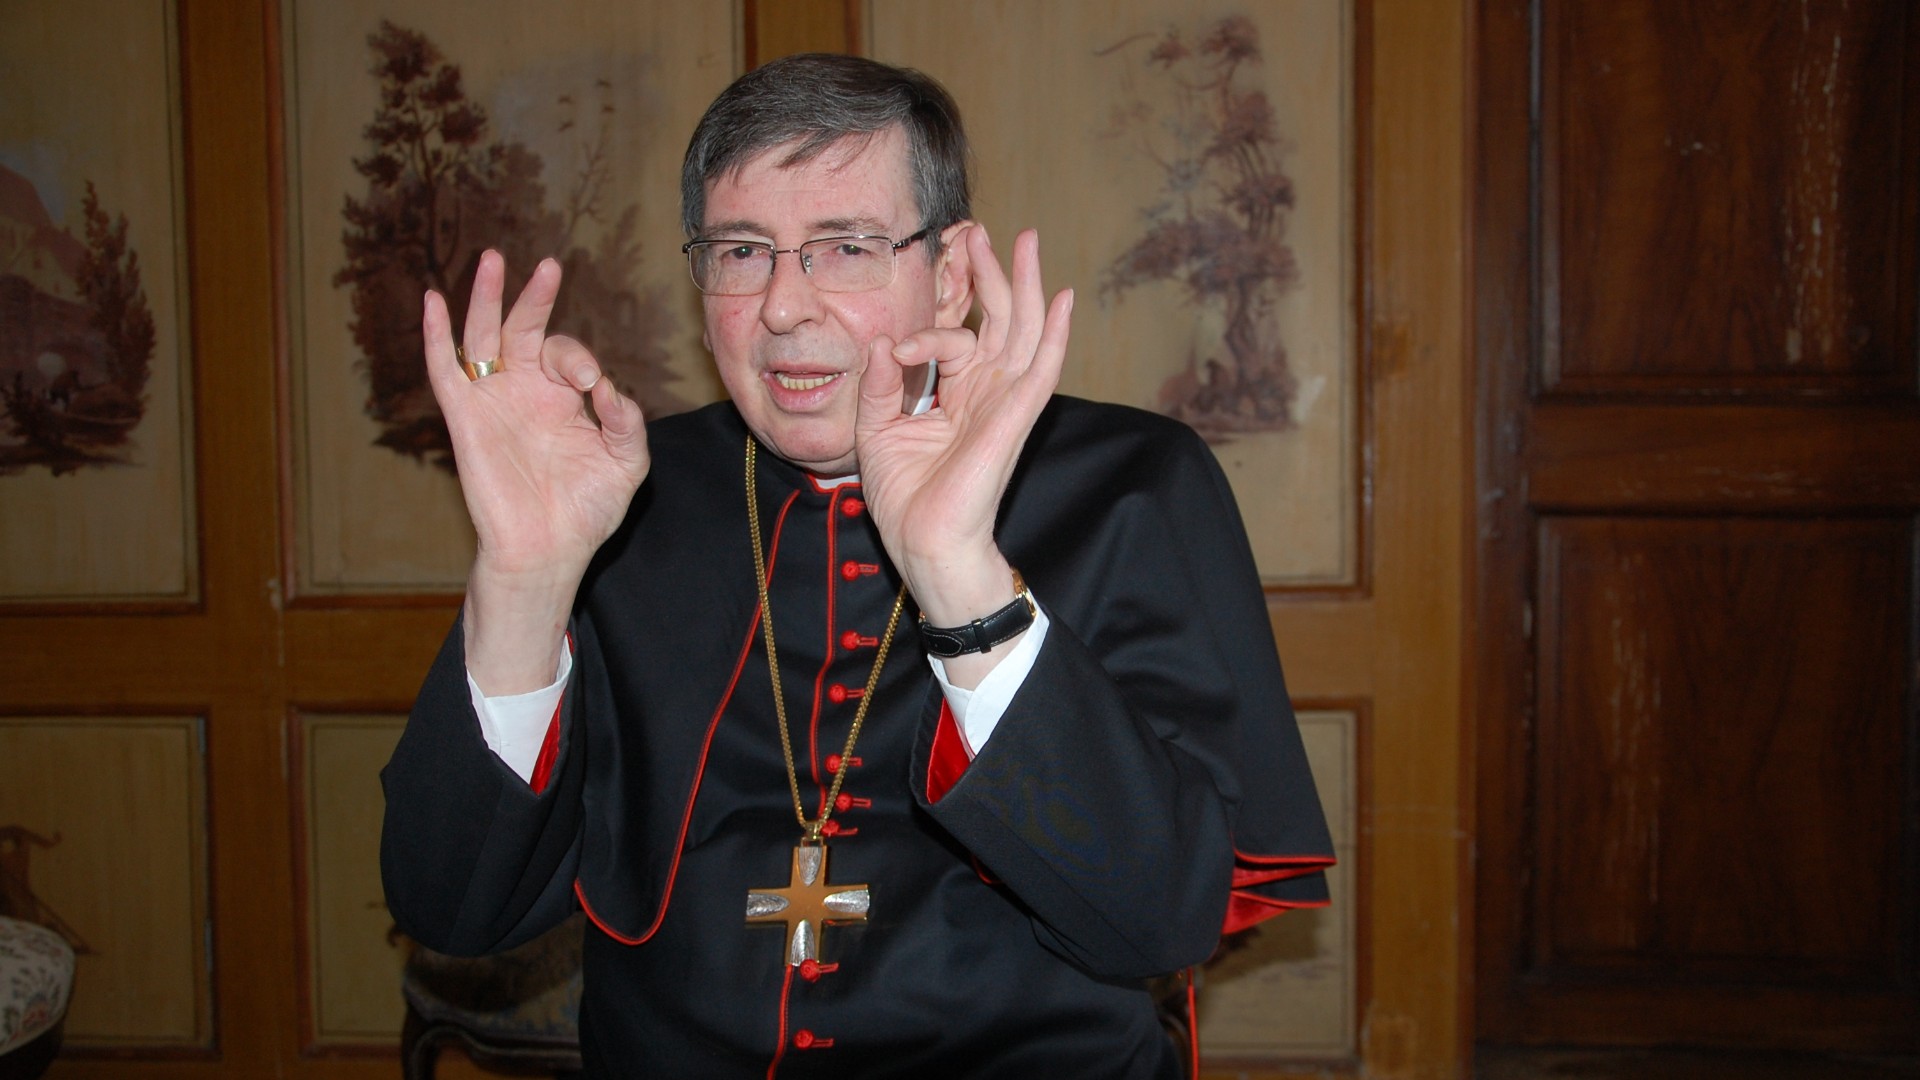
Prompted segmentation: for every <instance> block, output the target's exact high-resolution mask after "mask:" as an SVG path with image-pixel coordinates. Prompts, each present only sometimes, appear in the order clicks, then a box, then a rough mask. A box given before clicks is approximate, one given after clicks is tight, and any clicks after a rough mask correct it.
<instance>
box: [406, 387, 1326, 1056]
mask: <svg viewBox="0 0 1920 1080" xmlns="http://www.w3.org/2000/svg"><path fill="white" fill-rule="evenodd" d="M648 435H649V443H650V446H651V449H652V454H653V465H652V470H651V474H650V476H649V478H648V480H647V482H646V483H645V484H644V485H643V486H642V487H641V489H640V492H639V494H638V495H637V496H636V497H635V500H634V503H633V506H632V509H631V511H630V512H629V514H628V516H627V520H626V522H625V523H624V524H623V525H622V526H621V528H620V530H619V531H618V532H616V533H615V534H614V536H613V537H612V538H611V539H610V540H609V541H608V542H607V543H606V545H605V546H604V547H603V548H602V550H601V551H600V553H599V555H598V556H597V557H596V559H595V561H594V564H593V566H592V568H591V569H590V571H589V572H588V574H587V577H586V580H585V582H584V583H583V585H582V587H581V594H580V600H579V602H578V604H577V606H576V609H575V617H574V621H573V625H572V631H571V633H572V646H573V649H574V667H573V675H572V677H571V679H570V682H569V684H568V686H567V689H566V693H565V695H564V698H563V700H562V703H561V706H560V710H559V715H558V718H557V719H558V736H557V739H556V740H554V741H553V742H552V745H551V747H550V750H551V751H552V752H551V753H549V754H547V755H543V759H542V763H541V766H540V767H539V768H538V769H537V770H536V775H535V782H534V784H533V785H532V786H531V787H530V786H529V785H528V784H527V783H525V782H523V781H521V779H520V778H519V777H518V776H516V775H514V774H513V772H512V771H511V770H509V769H508V768H507V767H506V766H505V765H504V764H503V763H502V762H501V761H500V760H499V758H497V757H496V756H495V755H494V754H493V753H492V752H491V751H490V750H488V749H487V747H486V746H485V744H484V742H483V741H482V739H481V736H480V732H479V728H478V724H477V721H476V720H475V719H474V715H473V711H472V706H471V703H470V700H469V695H468V690H467V685H466V679H465V660H464V654H463V652H462V643H461V638H460V632H459V628H458V625H457V624H456V626H455V629H454V632H453V633H452V634H451V635H449V637H448V639H447V643H446V646H445V647H444V648H443V649H442V651H441V653H440V656H439V659H438V660H437V661H436V662H435V664H434V667H433V669H432V671H431V672H430V673H429V674H428V676H427V680H426V684H425V686H424V687H423V688H422V690H421V693H420V697H419V699H418V701H417V703H416V704H415V707H414V711H413V715H412V717H411V719H410V720H409V721H408V724H407V729H406V733H405V735H404V736H403V737H402V738H401V740H400V744H399V746H398V748H397V749H396V750H395V751H394V755H393V759H392V761H391V762H390V763H389V764H388V766H387V768H386V770H385V771H384V773H383V774H382V779H383V782H384V784H385V788H386V795H387V816H386V827H385V835H384V838H383V845H382V858H381V862H382V869H383V872H384V875H385V881H386V891H387V900H388V905H389V907H390V908H391V909H392V912H393V915H394V918H395V919H396V920H397V922H398V924H399V926H400V927H401V929H403V930H404V931H405V932H406V933H408V934H410V935H412V936H413V937H414V938H416V939H417V940H419V941H421V942H423V943H424V944H426V945H428V946H430V947H432V948H435V949H440V950H442V951H446V952H453V953H481V952H487V951H492V950H496V949H500V948H503V947H506V946H510V945H513V944H516V943H518V942H521V941H524V940H526V939H528V938H531V937H532V936H534V935H536V934H537V933H539V932H541V931H543V930H545V929H547V928H548V927H551V926H552V925H554V924H555V923H557V922H558V921H559V920H560V919H562V918H563V917H565V916H566V915H567V914H568V913H569V912H570V911H571V910H573V909H574V908H575V907H576V906H579V907H584V908H585V909H586V911H587V913H588V915H589V920H590V924H589V929H588V931H587V943H586V952H585V976H586V983H585V993H584V995H583V997H584V1000H583V1003H582V1008H581V1039H582V1045H583V1052H584V1055H585V1057H586V1059H587V1063H588V1069H587V1071H588V1073H589V1075H594V1076H609V1077H611V1076H621V1077H625V1076H654V1075H658V1076H698V1077H734V1076H739V1077H749V1076H751V1077H764V1076H768V1075H770V1074H772V1073H776V1072H777V1075H779V1076H783V1077H786V1076H812V1075H823V1076H824V1075H829V1074H835V1075H840V1076H849V1077H883V1076H885V1077H891V1076H899V1077H914V1078H926V1077H944V1076H964V1077H1023V1078H1030V1077H1042V1078H1046V1080H1067V1078H1075V1077H1090V1078H1091V1077H1098V1078H1102V1080H1107V1078H1114V1077H1167V1076H1174V1075H1178V1071H1179V1070H1178V1065H1177V1063H1176V1061H1175V1058H1174V1054H1173V1051H1172V1047H1171V1044H1170V1043H1169V1042H1168V1041H1167V1039H1166V1038H1165V1036H1164V1035H1163V1034H1162V1032H1161V1030H1160V1028H1159V1025H1158V1023H1157V1021H1156V1018H1155V1014H1154V1011H1153V1006H1152V1002H1151V1000H1150V998H1149V996H1148V994H1147V993H1146V991H1145V989H1144V988H1143V986H1142V980H1143V979H1144V978H1145V977H1148V976H1152V975H1156V974H1161V973H1165V972H1169V971H1174V970H1178V969H1180V968H1182V967H1186V966H1188V965H1191V964H1195V963H1198V962H1199V961H1201V960H1204V959H1206V958H1207V956H1208V955H1209V954H1210V953H1211V952H1212V950H1213V948H1214V947H1215V944H1216V942H1217V941H1218V939H1219V937H1220V935H1221V933H1222V930H1223V929H1236V928H1239V927H1243V926H1248V925H1252V924H1253V923H1254V922H1257V921H1259V920H1260V919H1261V918H1264V917H1266V916H1268V915H1271V914H1276V913H1278V912H1280V911H1282V910H1285V909H1287V908H1290V907H1309V906H1317V905H1320V904H1323V903H1325V902H1326V895H1327V894H1326V883H1325V878H1324V875H1323V873H1322V871H1323V870H1324V868H1325V867H1326V866H1327V865H1329V864H1330V863H1331V862H1332V857H1331V856H1332V844H1331V841H1330V839H1329V837H1328V834H1327V829H1326V824H1325V821H1324V820H1323V818H1322V814H1321V809H1320V804H1319V801H1318V798H1317V796H1316V795H1315V792H1314V787H1313V780H1312V777H1311V776H1310V775H1309V772H1308V768H1307V762H1306V757H1305V755H1304V753H1303V751H1302V748H1301V743H1300V736H1299V732H1298V729H1297V727H1296V725H1295V721H1294V717H1293V712H1292V709H1291V707H1290V706H1289V704H1288V700H1287V694H1286V687H1285V685H1284V683H1283V682H1282V679H1281V674H1280V666H1279V663H1278V661H1277V659H1276V657H1275V650H1274V644H1273V635H1272V630H1271V627H1270V624H1269V622H1268V614H1267V608H1266V604H1265V602H1264V599H1263V597H1262V594H1261V591H1260V585H1259V581H1258V579H1257V577H1256V575H1255V571H1254V567H1253V559H1252V554H1251V551H1250V549H1249V547H1248V544H1247V540H1246V536H1245V533H1244V530H1243V527H1242V525H1241V523H1240V518H1239V515H1238V513H1237V511H1236V510H1235V509H1234V504H1233V500H1232V496H1231V494H1230V492H1229V490H1228V488H1227V484H1226V480H1225V478H1224V476H1222V474H1221V473H1220V470H1219V467H1218V465H1217V464H1216V463H1215V461H1214V458H1213V455H1212V453H1211V452H1210V451H1208V449H1207V448H1206V446H1205V445H1204V444H1203V443H1202V442H1201V441H1200V440H1199V439H1198V437H1197V436H1195V435H1194V434H1193V432H1192V431H1191V430H1189V429H1187V428H1186V427H1185V426H1183V425H1180V424H1178V423H1175V422H1173V421H1170V420H1167V419H1164V418H1162V417H1158V416H1154V415H1152V414H1150V413H1145V412H1141V411H1138V410H1133V409H1127V408H1122V407H1119V406H1112V405H1100V404H1094V403H1091V402H1086V401H1080V400H1076V399H1072V398H1065V397H1056V398H1055V400H1054V401H1053V402H1052V403H1051V404H1050V405H1049V406H1048V408H1047V410H1046V412H1045V413H1044V414H1043V415H1042V417H1041V419H1040V422H1039V423H1038V425H1037V426H1036V427H1035V429H1034V431H1033V434H1032V436H1031V437H1030V439H1029V440H1028V443H1027V447H1026V450H1025V452H1024V453H1023V455H1022V460H1021V464H1020V467H1019V469H1018V470H1017V472H1016V473H1015V476H1014V480H1013V483H1012V486H1011V488H1010V489H1009V491H1008V493H1007V496H1006V499H1005V501H1004V502H1003V504H1002V507H1001V520H1000V525H999V528H998V532H997V538H998V541H999V544H1000V547H1001V550H1002V551H1004V552H1005V553H1006V556H1007V558H1008V561H1010V562H1011V563H1012V564H1013V565H1014V566H1016V567H1018V568H1019V569H1020V571H1021V572H1022V574H1023V575H1024V576H1025V578H1026V580H1027V582H1028V584H1029V585H1030V586H1031V587H1032V589H1033V592H1034V595H1035V596H1036V598H1037V599H1038V600H1039V602H1040V604H1041V606H1042V607H1043V608H1044V609H1045V610H1046V611H1047V613H1048V616H1049V618H1050V619H1051V621H1052V625H1051V628H1050V630H1049V631H1048V634H1047V638H1046V641H1045V644H1044V646H1043V648H1042V649H1041V651H1040V654H1039V657H1038V659H1037V660H1036V662H1035V664H1034V667H1033V670H1032V673H1031V674H1030V675H1029V676H1028V678H1027V680H1026V681H1025V683H1023V684H1022V685H1021V687H1020V690H1019V691H1018V693H1017V694H1016V695H1015V696H1014V699H1013V702H1012V704H1011V706H1010V707H1009V708H1008V709H1007V711H1006V713H1005V715H1004V716H1003V718H1002V719H1001V721H1000V723H999V726H998V727H997V729H996V730H995V732H994V734H993V736H992V738H991V739H990V740H988V742H987V744H986V746H985V747H984V748H982V749H981V751H980V753H979V755H978V756H977V757H976V758H974V759H973V760H972V761H971V762H968V761H967V760H966V753H965V750H964V746H963V744H962V743H961V741H960V739H959V737H958V734H957V729H956V728H955V727H954V725H953V722H952V719H951V716H950V715H949V714H948V713H947V712H946V710H945V709H944V705H943V698H942V695H941V693H940V690H939V686H938V683H937V682H936V681H935V679H934V677H933V675H932V672H931V671H930V670H929V667H928V664H927V662H926V659H925V656H924V653H923V652H922V650H921V647H920V641H919V635H918V633H917V632H916V630H915V628H914V618H913V617H914V614H915V612H914V608H913V604H912V601H911V599H909V601H908V603H907V609H906V613H905V614H904V615H903V617H902V619H901V624H900V628H899V630H898V632H897V635H896V637H895V639H894V642H893V646H892V652H891V656H890V657H889V658H888V660H887V663H886V665H885V667H884V668H883V670H882V674H881V678H880V682H879V685H878V688H877V690H876V691H875V698H874V701H873V703H872V706H871V708H870V711H869V714H868V716H867V718H866V722H865V727H864V730H863V731H862V734H861V736H860V739H859V743H858V745H857V747H856V748H855V750H854V752H853V755H852V760H851V762H850V764H849V767H848V770H847V777H846V782H845V787H844V789H843V793H842V798H841V799H840V800H838V802H839V805H838V807H837V808H836V811H835V813H834V816H833V818H832V821H833V823H834V825H835V826H837V829H838V831H837V833H836V834H835V835H833V836H832V837H830V842H829V845H828V851H829V853H830V856H829V862H828V866H827V879H828V883H829V884H830V885H831V884H840V883H864V884H867V885H868V886H869V887H870V893H871V908H870V911H869V913H868V917H867V920H866V921H865V922H864V923H859V924H851V925H828V926H827V927H826V928H825V929H824V931H823V932H822V934H821V937H820V952H819V962H818V963H816V964H812V965H805V966H802V967H794V966H790V965H789V964H788V963H787V956H786V936H785V934H783V933H782V932H781V930H780V929H779V924H777V923H776V924H775V925H774V926H771V927H768V926H748V925H747V924H746V903H747V894H748V892H749V891H765V890H768V889H771V888H775V887H782V886H785V885H787V884H788V880H789V875H790V871H791V868H792V860H793V849H794V845H795V843H796V842H797V841H798V840H799V839H800V835H801V833H800V827H799V825H798V823H797V822H796V821H795V816H794V807H793V800H792V796H791V795H790V793H789V789H788V784H787V777H786V770H785V766H784V764H783V761H782V756H781V749H780V739H779V734H778V727H777V724H776V721H775V718H774V710H773V703H772V691H771V683H770V679H769V675H768V670H767V660H766V654H765V647H764V645H763V644H762V642H761V638H760V634H759V620H758V615H759V610H758V609H759V600H758V595H757V591H756V587H755V583H754V571H753V556H752V549H751V545H750V541H749V537H748V530H747V523H746V509H745V482H744V472H743V464H744V449H745V440H746V429H745V427H744V426H743V425H742V423H741V421H740V418H739V415H738V414H737V413H736V412H735V411H734V409H733V407H732V406H731V405H730V404H727V403H722V404H719V405H715V406H711V407H708V408H705V409H701V410H699V411H697V412H694V413H690V414H686V415H683V416H677V417H670V418H667V419H664V420H661V421H658V422H655V423H653V424H651V425H649V432H648ZM759 469H760V474H759V498H760V514H761V521H762V528H763V530H764V534H765V537H766V543H767V546H768V552H767V554H768V559H769V563H770V566H769V575H770V588H771V592H772V607H773V621H774V630H775V645H776V649H777V652H778V656H779V660H780V671H781V681H782V685H783V686H784V688H785V696H786V703H787V717H788V723H789V725H790V729H791V732H792V746H793V755H794V759H795V765H796V767H797V769H798V771H799V776H800V790H801V796H802V798H803V799H804V800H805V801H806V802H807V804H808V805H807V812H808V813H809V814H813V813H816V812H817V811H818V809H819V802H820V800H822V799H823V798H824V796H825V793H826V791H827V789H828V786H829V785H830V784H831V781H832V775H833V769H834V768H835V767H836V766H837V765H838V764H839V754H840V751H841V749H842V747H843V745H844V743H845V740H846V737H847V733H848V730H849V728H850V726H851V724H852V720H853V717H854V714H855V710H856V708H857V706H858V704H859V698H860V696H861V693H860V692H861V690H862V689H863V688H864V686H865V685H866V682H867V673H868V670H869V668H870V666H871V665H872V663H873V659H874V656H875V652H876V649H875V644H876V640H877V639H878V638H879V637H880V636H881V635H883V633H884V632H885V627H886V621H887V615H888V612H889V610H890V609H891V606H892V603H893V599H894V596H895V594H896V592H897V590H898V589H899V587H900V579H899V577H898V575H897V574H896V573H895V572H894V569H893V567H892V565H891V564H890V563H889V562H888V560H887V559H886V556H885V553H884V552H883V550H882V549H881V546H880V543H879V536H878V533H877V532H876V531H875V529H874V527H873V524H872V521H871V519H870V517H869V516H868V515H867V514H866V513H865V508H864V504H863V503H862V502H861V494H860V490H859V488H858V487H857V486H855V485H843V486H840V487H838V488H833V489H823V488H821V487H819V486H818V485H817V484H816V483H815V482H814V481H813V480H812V479H811V478H810V477H808V476H807V474H805V473H803V472H801V471H800V470H798V469H795V468H794V467H792V466H790V465H788V464H787V463H786V462H783V461H781V460H779V459H778V458H776V457H774V456H772V455H771V454H767V453H764V452H763V453H762V454H761V455H760V465H759ZM536 789H537V790H536Z"/></svg>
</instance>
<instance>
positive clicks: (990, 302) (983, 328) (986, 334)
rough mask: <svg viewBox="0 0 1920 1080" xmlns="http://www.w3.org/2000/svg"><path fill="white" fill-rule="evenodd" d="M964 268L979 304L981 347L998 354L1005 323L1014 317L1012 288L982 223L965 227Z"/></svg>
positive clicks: (983, 349) (1004, 333)
mask: <svg viewBox="0 0 1920 1080" xmlns="http://www.w3.org/2000/svg"><path fill="white" fill-rule="evenodd" d="M967 267H968V273H969V275H970V276H971V277H972V279H973V295H974V298H975V299H976V300H978V301H979V303H980V312H981V318H980V349H981V351H982V352H985V353H987V354H988V355H995V356H997V355H999V353H1000V350H1001V348H1002V347H1003V346H1004V345H1005V344H1006V340H1007V324H1008V322H1009V321H1010V320H1011V319H1012V317H1013V289H1012V287H1011V286H1009V285H1008V284H1007V275H1006V273H1005V272H1004V271H1002V270H1001V269H1000V260H999V258H997V257H996V256H995V255H994V253H993V241H992V239H991V238H990V237H988V236H987V227H986V226H985V225H977V226H975V227H974V228H971V229H968V230H967Z"/></svg>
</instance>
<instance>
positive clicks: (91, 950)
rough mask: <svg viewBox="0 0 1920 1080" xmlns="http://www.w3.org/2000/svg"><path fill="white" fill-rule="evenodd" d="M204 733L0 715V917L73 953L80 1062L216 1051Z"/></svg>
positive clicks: (184, 723)
mask: <svg viewBox="0 0 1920 1080" xmlns="http://www.w3.org/2000/svg"><path fill="white" fill-rule="evenodd" d="M201 736H202V721H201V720H199V719H198V718H195V717H168V716H158V717H136V716H127V717H96V716H61V717H19V718H14V717H7V718H0V913H4V914H6V915H9V916H12V917H14V918H19V919H26V920H29V921H32V922H37V923H40V924H41V925H43V926H48V927H51V928H52V929H54V930H55V931H57V932H58V933H60V934H61V935H62V936H64V937H65V938H66V939H67V942H68V944H70V945H72V946H73V948H74V952H75V953H76V954H77V970H76V971H75V973H74V986H73V996H72V1002H71V1004H70V1005H69V1007H68V1010H67V1028H66V1040H67V1043H68V1044H69V1045H70V1046H72V1047H73V1050H74V1051H75V1052H79V1053H87V1052H97V1051H102V1050H119V1051H125V1050H131V1049H139V1050H145V1051H148V1052H152V1051H156V1050H157V1051H161V1052H167V1051H173V1052H178V1051H180V1050H202V1049H206V1048H210V1047H211V1045H212V1041H213V1001H212V994H213V988H212V985H211V979H210V971H209V961H210V960H211V957H210V956H208V955H207V947H208V940H207V914H208V896H207V817H206V803H207V799H206V787H205V780H206V770H205V763H204V756H203V744H202V740H201Z"/></svg>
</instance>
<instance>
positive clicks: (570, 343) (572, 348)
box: [540, 334, 601, 390]
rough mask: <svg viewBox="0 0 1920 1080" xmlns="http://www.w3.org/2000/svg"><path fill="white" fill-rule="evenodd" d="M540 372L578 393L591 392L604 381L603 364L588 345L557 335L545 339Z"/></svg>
mask: <svg viewBox="0 0 1920 1080" xmlns="http://www.w3.org/2000/svg"><path fill="white" fill-rule="evenodd" d="M540 370H541V371H542V372H543V373H544V374H545V375H546V376H547V378H549V379H551V380H553V381H554V382H557V383H561V384H563V385H566V386H571V387H573V388H574V389H575V390H591V389H593V387H594V384H595V383H598V382H599V381H600V375H601V371H600V361H598V360H595V359H594V358H593V353H592V352H590V351H588V349H587V347H586V346H585V345H582V344H580V343H579V342H578V341H575V340H574V339H572V338H570V337H565V336H563V335H560V334H555V335H554V336H552V337H550V338H544V339H542V343H541V346H540Z"/></svg>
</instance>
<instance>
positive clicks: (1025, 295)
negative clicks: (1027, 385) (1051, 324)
mask: <svg viewBox="0 0 1920 1080" xmlns="http://www.w3.org/2000/svg"><path fill="white" fill-rule="evenodd" d="M1012 291H1013V318H1012V321H1011V322H1009V323H1008V325H1007V336H1008V351H1009V352H1011V353H1012V354H1013V356H1014V357H1015V358H1016V359H1018V360H1019V361H1020V362H1021V363H1022V364H1024V363H1025V362H1026V361H1027V360H1029V359H1030V358H1031V357H1032V356H1033V352H1034V350H1035V349H1036V348H1038V347H1039V344H1040V335H1041V333H1042V331H1043V329H1044V326H1045V322H1046V317H1047V294H1046V293H1045V291H1043V290H1042V289H1041V287H1040V234H1039V233H1038V232H1036V231H1034V230H1032V229H1026V230H1023V231H1022V232H1021V233H1020V235H1019V236H1016V237H1014V238H1013V290H1012Z"/></svg>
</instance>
